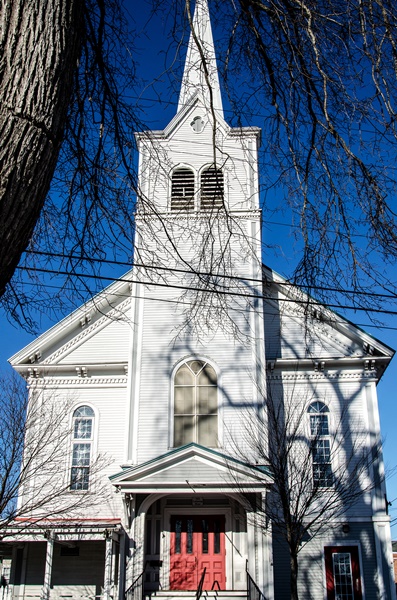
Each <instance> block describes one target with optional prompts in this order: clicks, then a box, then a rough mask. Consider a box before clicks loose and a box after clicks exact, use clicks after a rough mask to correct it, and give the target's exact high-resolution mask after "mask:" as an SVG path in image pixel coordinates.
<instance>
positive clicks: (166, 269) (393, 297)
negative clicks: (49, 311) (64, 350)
mask: <svg viewBox="0 0 397 600" xmlns="http://www.w3.org/2000/svg"><path fill="white" fill-rule="evenodd" d="M29 253H31V254H36V255H39V256H50V257H56V258H65V259H71V260H78V261H86V262H93V263H100V264H104V263H105V264H108V265H117V266H120V267H127V268H130V269H132V268H133V267H138V268H143V269H152V270H155V271H156V270H157V271H164V272H171V273H182V274H187V275H191V274H194V275H197V276H200V277H215V278H217V279H229V280H236V281H247V282H250V283H258V284H263V283H264V279H263V278H262V279H256V278H253V277H239V276H237V275H227V274H220V273H213V272H211V271H195V270H193V269H190V270H189V269H179V268H176V267H174V268H173V267H164V266H156V265H147V264H144V263H136V262H124V261H118V260H110V259H105V260H103V259H100V258H91V257H86V258H85V257H81V256H78V255H68V254H64V253H61V252H44V251H40V250H29ZM23 268H24V269H26V270H27V271H28V270H29V269H31V267H23ZM32 269H33V270H34V268H32ZM50 272H53V273H56V271H55V270H54V271H50ZM66 274H67V273H66ZM265 281H266V279H265ZM272 283H275V284H277V285H280V286H284V287H306V288H308V287H309V286H297V284H294V283H292V282H290V281H274V282H273V281H272ZM310 290H313V291H316V290H318V291H321V292H336V293H344V294H352V295H358V296H366V297H370V298H388V299H390V300H396V299H397V294H384V293H382V294H381V293H378V292H367V291H359V290H357V291H356V290H349V289H347V290H346V289H344V290H341V289H339V288H335V287H331V286H329V287H328V286H319V285H315V286H310Z"/></svg>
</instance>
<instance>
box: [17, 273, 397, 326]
mask: <svg viewBox="0 0 397 600" xmlns="http://www.w3.org/2000/svg"><path fill="white" fill-rule="evenodd" d="M17 269H18V270H22V271H25V270H26V271H29V270H30V271H35V272H38V273H47V274H51V275H66V276H70V275H73V276H74V277H79V278H82V279H95V280H102V281H111V282H120V283H123V282H125V283H136V284H142V285H145V286H154V287H162V288H167V289H169V288H171V289H179V290H185V291H191V292H205V293H207V294H208V293H211V294H212V293H214V294H217V295H222V296H234V297H240V298H254V299H256V300H269V299H271V298H269V297H267V296H264V295H263V294H259V293H257V294H250V293H247V292H233V291H229V290H216V289H203V288H200V287H194V286H193V287H192V286H184V285H178V284H170V283H160V282H153V281H139V280H135V279H125V278H123V277H117V278H114V277H108V276H98V275H92V274H85V273H75V272H74V273H69V272H68V271H59V270H55V269H43V268H38V267H32V268H30V269H28V268H27V267H17ZM275 301H276V302H285V303H292V304H300V305H304V306H315V307H318V306H319V305H320V306H326V307H327V308H331V309H338V310H353V311H363V312H367V313H374V314H386V315H397V311H393V310H386V309H380V308H365V307H361V306H359V307H357V306H348V305H343V304H327V305H324V304H322V303H320V302H317V301H315V300H312V299H310V298H308V299H307V300H295V299H291V298H277V299H275Z"/></svg>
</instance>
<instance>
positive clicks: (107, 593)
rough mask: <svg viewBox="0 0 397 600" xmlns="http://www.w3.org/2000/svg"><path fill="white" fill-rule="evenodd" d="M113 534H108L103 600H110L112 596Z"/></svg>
mask: <svg viewBox="0 0 397 600" xmlns="http://www.w3.org/2000/svg"><path fill="white" fill-rule="evenodd" d="M112 550H113V538H112V533H111V532H108V535H107V537H106V541H105V574H104V583H103V600H110V598H111V596H112V593H111V592H112Z"/></svg>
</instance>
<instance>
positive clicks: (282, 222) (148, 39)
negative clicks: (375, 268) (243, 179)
mask: <svg viewBox="0 0 397 600" xmlns="http://www.w3.org/2000/svg"><path fill="white" fill-rule="evenodd" d="M126 4H127V6H128V4H129V5H130V7H131V11H134V13H133V14H134V18H135V27H136V31H137V32H138V33H140V37H139V39H138V40H137V42H136V45H137V52H138V61H139V68H138V76H139V77H140V78H141V81H140V83H139V84H138V85H137V88H136V90H135V91H134V92H131V101H132V102H134V103H136V104H137V105H139V106H140V107H141V108H143V109H144V110H145V113H146V122H147V124H148V127H150V128H152V129H162V128H164V126H165V125H166V124H167V123H168V121H169V120H171V118H172V117H173V116H174V114H175V112H176V106H177V100H178V96H177V91H178V87H177V81H176V79H175V77H174V76H169V75H168V74H166V73H165V68H166V66H167V65H168V66H169V65H170V64H172V63H173V52H174V50H173V47H172V46H171V49H170V42H169V37H168V35H169V31H170V29H171V27H172V17H171V16H169V17H168V18H166V16H165V15H164V14H159V15H157V16H155V17H154V18H152V19H151V20H150V21H149V22H148V17H149V4H148V3H143V4H140V9H139V12H137V9H136V6H133V4H136V3H133V0H129V2H127V3H126ZM220 33H221V32H219V30H218V31H215V38H216V37H217V34H218V35H219V34H220ZM180 67H181V62H180V60H179V62H178V61H177V62H176V71H178V70H179V69H180ZM152 82H154V83H152ZM160 99H161V101H160ZM225 109H226V110H225V117H226V119H227V118H228V107H227V106H225ZM259 121H260V119H259ZM253 124H255V125H260V122H256V123H253ZM263 146H264V147H266V140H263ZM277 195H278V196H277V197H272V195H271V193H268V194H267V196H266V205H267V207H268V208H269V209H273V208H274V209H276V208H277V207H279V206H280V205H281V206H282V204H283V198H282V195H280V191H278V192H277ZM270 214H271V213H270V212H269V211H268V213H267V215H270ZM288 221H289V214H288V211H286V212H285V211H281V210H277V211H276V212H275V213H273V214H271V216H268V217H266V219H265V222H264V228H263V241H264V243H265V244H267V245H269V246H274V245H275V246H277V247H278V249H276V250H269V249H267V250H266V251H265V253H264V256H263V261H264V262H265V263H266V264H267V265H269V266H270V267H272V268H273V269H274V270H276V271H278V272H279V273H280V274H282V275H284V276H286V277H289V276H290V275H291V274H292V271H293V267H294V266H295V265H296V263H297V261H298V259H299V244H298V245H296V242H295V240H294V238H293V236H292V234H291V229H290V227H289V222H288ZM124 271H126V269H125V268H123V267H120V268H118V269H117V271H114V272H112V276H113V275H114V276H115V277H117V276H120V275H122V274H123V272H124ZM341 314H343V313H341ZM345 316H346V317H347V318H348V319H349V320H351V321H352V322H353V323H356V324H359V325H360V327H362V328H363V329H365V330H366V331H367V332H368V333H370V334H371V335H373V336H375V337H376V338H378V339H380V340H381V341H382V342H384V343H385V344H387V345H389V346H391V347H392V348H393V347H395V346H397V338H396V331H395V330H394V329H393V328H397V318H396V317H395V316H389V317H387V319H383V320H384V326H385V328H375V327H373V325H372V324H371V323H370V321H369V320H368V318H367V317H365V315H364V313H361V312H357V313H354V312H352V311H350V313H346V314H345ZM40 319H41V323H40V331H41V332H43V331H45V330H46V329H47V328H48V327H50V326H51V325H53V324H54V323H53V321H50V320H49V319H48V318H46V317H40ZM0 331H1V341H2V344H1V346H0V372H4V371H6V370H7V369H8V366H7V358H9V357H10V356H12V355H13V354H14V353H15V352H17V351H18V350H20V349H21V348H22V347H23V346H25V345H26V344H27V343H29V342H30V341H32V339H33V337H32V336H31V335H29V334H27V333H26V332H24V331H22V330H20V329H19V328H17V327H16V326H15V325H12V324H10V323H9V322H8V320H7V319H6V317H5V315H4V314H3V313H0ZM396 381H397V357H396V359H395V360H394V361H392V363H391V365H390V367H389V368H388V370H387V371H386V373H385V375H384V376H383V378H382V381H381V382H380V383H379V385H378V397H379V410H380V418H381V425H382V433H383V437H384V440H385V443H384V457H385V464H386V467H387V469H388V471H392V470H393V468H395V466H396V464H397V439H396V435H395V429H396V422H397V406H396V402H395V388H396V383H395V382H396ZM387 488H388V498H389V500H391V501H393V500H394V501H395V502H394V503H393V506H392V507H391V511H390V514H391V517H392V519H393V517H395V518H396V519H397V473H395V474H394V475H393V474H392V475H391V476H390V477H389V479H388V483H387ZM393 538H394V539H397V523H396V525H395V526H394V530H393Z"/></svg>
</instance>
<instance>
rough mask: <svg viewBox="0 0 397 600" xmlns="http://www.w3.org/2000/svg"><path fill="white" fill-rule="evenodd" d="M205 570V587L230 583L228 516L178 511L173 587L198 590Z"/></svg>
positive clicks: (173, 534)
mask: <svg viewBox="0 0 397 600" xmlns="http://www.w3.org/2000/svg"><path fill="white" fill-rule="evenodd" d="M204 568H205V569H206V571H205V577H204V582H203V590H211V589H219V590H224V589H225V587H226V578H225V517H224V516H222V515H192V516H185V515H181V516H178V515H175V516H173V517H172V518H171V557H170V589H171V590H196V589H197V587H198V585H199V583H200V578H201V576H202V573H203V571H204Z"/></svg>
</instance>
